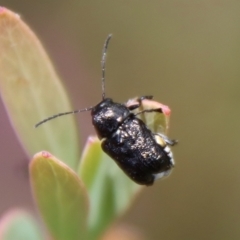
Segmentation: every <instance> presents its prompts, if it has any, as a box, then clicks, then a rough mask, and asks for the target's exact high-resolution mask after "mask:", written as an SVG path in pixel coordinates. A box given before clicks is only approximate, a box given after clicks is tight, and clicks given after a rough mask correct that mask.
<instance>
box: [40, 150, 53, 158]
mask: <svg viewBox="0 0 240 240" xmlns="http://www.w3.org/2000/svg"><path fill="white" fill-rule="evenodd" d="M42 156H43V157H44V158H50V157H52V154H51V153H49V152H46V151H42Z"/></svg>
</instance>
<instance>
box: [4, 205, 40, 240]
mask: <svg viewBox="0 0 240 240" xmlns="http://www.w3.org/2000/svg"><path fill="white" fill-rule="evenodd" d="M0 239H1V240H33V239H34V240H42V239H43V237H42V236H41V233H40V231H39V229H38V226H37V224H36V222H35V220H34V219H33V218H32V216H31V215H30V214H28V213H27V212H26V211H23V210H19V209H14V210H11V211H9V212H7V213H6V214H5V215H4V216H3V217H2V218H1V221H0Z"/></svg>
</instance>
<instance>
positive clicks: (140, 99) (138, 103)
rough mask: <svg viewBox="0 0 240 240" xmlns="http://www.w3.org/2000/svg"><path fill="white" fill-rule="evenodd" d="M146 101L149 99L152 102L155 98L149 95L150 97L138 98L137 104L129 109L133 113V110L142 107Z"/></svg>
mask: <svg viewBox="0 0 240 240" xmlns="http://www.w3.org/2000/svg"><path fill="white" fill-rule="evenodd" d="M144 99H149V100H151V99H153V96H151V95H148V96H142V97H139V98H137V99H136V100H135V101H136V102H137V103H136V104H133V105H131V106H129V107H128V109H129V110H130V111H132V110H135V109H137V108H139V107H140V106H141V104H142V101H143V100H144Z"/></svg>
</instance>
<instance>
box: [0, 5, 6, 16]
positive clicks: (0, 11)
mask: <svg viewBox="0 0 240 240" xmlns="http://www.w3.org/2000/svg"><path fill="white" fill-rule="evenodd" d="M5 11H6V8H5V7H1V6H0V14H1V13H4V12H5Z"/></svg>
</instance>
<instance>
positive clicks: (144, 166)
mask: <svg viewBox="0 0 240 240" xmlns="http://www.w3.org/2000/svg"><path fill="white" fill-rule="evenodd" d="M111 37H112V35H111V34H110V35H108V37H107V39H106V41H105V43H104V47H103V53H102V59H101V66H102V100H101V102H99V103H98V104H97V105H95V106H93V107H88V108H84V109H80V110H75V111H71V112H64V113H59V114H56V115H53V116H52V117H49V118H47V119H44V120H43V121H41V122H39V123H37V124H36V125H35V127H38V126H39V125H41V124H42V123H44V122H46V121H49V120H51V119H53V118H56V117H59V116H62V115H67V114H75V113H79V112H86V111H91V117H92V124H93V126H94V128H95V130H96V133H97V135H98V138H99V139H100V140H101V147H102V150H103V151H104V152H105V153H106V154H107V155H109V156H110V157H111V158H112V159H113V160H114V161H115V162H116V163H117V165H118V166H119V167H120V168H121V169H122V170H123V171H124V172H125V173H126V175H128V177H130V178H131V179H132V180H133V181H134V182H136V183H138V184H141V185H147V186H150V185H152V184H153V183H154V181H155V180H156V179H158V178H162V177H164V176H167V175H169V173H170V172H171V170H172V168H173V166H174V160H173V155H172V152H171V149H170V147H169V146H173V145H175V144H176V143H177V141H176V140H170V139H169V138H168V137H167V136H165V135H164V134H162V133H160V132H153V131H151V130H150V129H149V128H148V126H147V122H144V121H143V120H141V119H140V118H139V116H140V115H141V114H148V113H151V112H155V113H162V108H153V109H146V108H143V110H141V111H139V112H137V113H134V111H135V110H136V109H138V108H139V107H140V106H142V102H143V101H144V100H150V101H152V98H153V97H152V96H143V97H139V98H136V99H134V102H133V103H126V104H121V103H117V102H115V101H113V100H112V99H111V98H106V97H105V63H106V54H107V48H108V44H109V41H110V39H111Z"/></svg>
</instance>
